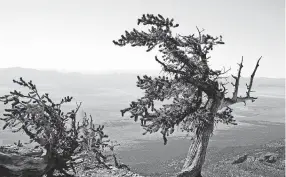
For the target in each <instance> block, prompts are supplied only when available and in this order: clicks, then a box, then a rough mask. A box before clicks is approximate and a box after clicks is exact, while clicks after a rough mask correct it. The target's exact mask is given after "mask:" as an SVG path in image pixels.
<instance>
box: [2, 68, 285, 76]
mask: <svg viewBox="0 0 286 177" xmlns="http://www.w3.org/2000/svg"><path fill="white" fill-rule="evenodd" d="M1 69H26V70H36V71H44V72H45V71H46V72H58V73H62V74H80V75H101V74H143V73H142V72H152V74H155V72H157V74H160V72H162V70H155V69H149V70H148V69H142V70H138V69H134V70H132V69H129V70H124V69H111V70H97V71H94V70H93V71H90V70H86V71H84V70H65V69H43V68H26V67H18V66H15V67H0V70H1ZM153 72H154V73H153ZM146 74H151V73H146ZM230 76H231V75H230ZM244 78H248V77H244ZM256 78H269V79H286V77H285V76H284V77H266V76H256Z"/></svg>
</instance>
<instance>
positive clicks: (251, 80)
mask: <svg viewBox="0 0 286 177" xmlns="http://www.w3.org/2000/svg"><path fill="white" fill-rule="evenodd" d="M261 58H262V56H261V57H260V58H259V59H258V60H257V63H256V66H255V68H254V71H253V73H252V74H251V77H250V81H249V85H247V84H246V87H247V92H246V97H250V92H252V91H251V88H252V84H253V79H254V76H255V73H256V70H257V68H258V66H259V61H260V59H261Z"/></svg>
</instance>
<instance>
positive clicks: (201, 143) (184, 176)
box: [177, 123, 214, 177]
mask: <svg viewBox="0 0 286 177" xmlns="http://www.w3.org/2000/svg"><path fill="white" fill-rule="evenodd" d="M213 127H214V124H213V123H211V124H208V125H206V127H205V128H204V129H203V130H202V133H201V134H200V135H198V136H196V135H195V136H196V137H195V139H194V140H192V143H191V145H190V148H189V152H188V155H187V158H186V160H185V164H184V166H183V169H182V171H181V172H180V173H179V174H178V175H177V177H201V170H202V166H203V164H204V161H205V156H206V152H207V147H208V143H209V138H210V136H211V134H212V132H213Z"/></svg>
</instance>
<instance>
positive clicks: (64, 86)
mask: <svg viewBox="0 0 286 177" xmlns="http://www.w3.org/2000/svg"><path fill="white" fill-rule="evenodd" d="M140 73H142V71H140ZM140 73H139V74H140ZM146 73H147V74H151V75H157V74H159V73H157V74H155V73H154V72H149V73H148V71H146ZM137 75H138V74H135V73H128V72H121V73H119V72H118V73H110V74H80V73H62V72H57V71H41V70H35V69H25V68H5V69H3V68H2V69H0V87H6V88H7V87H9V88H14V87H15V84H13V82H12V79H18V78H19V77H23V78H24V79H26V80H32V81H33V82H34V83H35V84H36V85H38V86H39V87H40V88H41V87H43V88H56V89H61V90H64V91H67V92H69V91H72V92H85V93H94V90H97V91H98V88H102V89H121V90H125V91H127V92H129V91H131V92H132V93H133V92H136V93H138V94H140V93H141V92H140V90H139V89H138V88H136V81H137V78H136V76H137ZM141 75H142V74H141ZM231 80H232V78H231ZM248 82H249V78H241V82H240V87H241V88H242V89H241V90H240V92H241V93H242V94H244V93H245V92H244V90H245V88H246V86H245V84H246V83H248ZM276 87H280V88H281V87H282V88H284V87H285V78H277V79H276V78H275V79H274V78H255V81H254V85H253V89H254V90H255V91H257V90H256V89H257V88H258V89H259V88H265V89H271V88H274V89H275V88H276ZM228 88H229V89H232V87H231V85H230V84H229V85H228Z"/></svg>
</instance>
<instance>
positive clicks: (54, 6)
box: [0, 0, 285, 77]
mask: <svg viewBox="0 0 286 177" xmlns="http://www.w3.org/2000/svg"><path fill="white" fill-rule="evenodd" d="M143 13H154V14H158V13H160V14H162V15H164V16H166V17H171V18H174V19H175V21H176V22H177V23H179V24H180V27H179V29H178V32H181V33H183V34H192V33H195V32H196V26H198V27H200V28H204V29H205V30H206V32H207V33H209V34H212V35H215V36H216V35H217V36H219V35H222V36H223V39H224V41H225V42H226V44H225V45H222V46H220V47H218V48H216V49H215V50H214V51H213V52H212V53H211V56H212V59H211V61H210V64H211V65H212V67H214V68H217V69H220V68H222V66H225V67H227V68H228V67H231V68H232V73H236V68H237V65H236V63H237V62H239V61H240V60H241V56H242V55H243V56H244V59H245V63H244V66H245V67H244V68H243V74H242V75H243V76H248V75H250V74H251V72H252V70H253V68H254V66H255V62H256V60H257V59H258V58H259V57H260V56H263V59H262V60H261V66H260V68H259V69H258V71H257V76H260V77H285V76H284V74H285V51H284V50H285V14H284V13H285V4H284V1H283V0H209V1H203V0H201V1H198V0H152V1H151V0H144V1H143V0H142V1H140V0H100V1H99V0H77V1H75V0H35V1H30V0H25V1H23V0H0V61H1V63H0V67H1V68H6V67H26V68H36V69H55V70H65V71H81V72H99V71H107V70H129V71H131V70H133V71H137V70H156V69H158V70H159V69H160V67H159V64H158V63H157V62H156V61H155V60H154V54H156V53H150V54H149V53H146V52H145V50H146V48H144V49H143V48H131V47H118V46H114V45H113V43H112V40H114V39H118V38H119V37H120V35H121V34H122V33H123V32H124V31H125V30H131V29H132V28H134V27H137V24H136V22H137V18H138V17H141V15H142V14H143Z"/></svg>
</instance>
